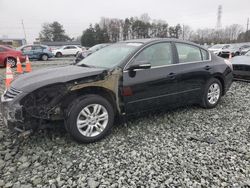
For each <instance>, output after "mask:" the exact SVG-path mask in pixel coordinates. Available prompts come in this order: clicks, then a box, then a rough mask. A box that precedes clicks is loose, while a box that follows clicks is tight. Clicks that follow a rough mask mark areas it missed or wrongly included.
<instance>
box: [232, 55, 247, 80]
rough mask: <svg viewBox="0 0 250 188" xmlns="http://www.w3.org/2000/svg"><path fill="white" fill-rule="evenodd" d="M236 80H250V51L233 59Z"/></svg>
mask: <svg viewBox="0 0 250 188" xmlns="http://www.w3.org/2000/svg"><path fill="white" fill-rule="evenodd" d="M232 64H233V74H234V79H235V80H242V81H250V51H248V52H247V53H246V54H245V55H242V56H237V57H234V58H233V59H232Z"/></svg>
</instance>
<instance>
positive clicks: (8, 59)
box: [5, 57, 17, 68]
mask: <svg viewBox="0 0 250 188" xmlns="http://www.w3.org/2000/svg"><path fill="white" fill-rule="evenodd" d="M7 63H10V65H11V66H10V67H11V68H14V67H16V63H17V61H16V59H15V58H13V57H9V58H7V59H6V60H5V66H6V65H7Z"/></svg>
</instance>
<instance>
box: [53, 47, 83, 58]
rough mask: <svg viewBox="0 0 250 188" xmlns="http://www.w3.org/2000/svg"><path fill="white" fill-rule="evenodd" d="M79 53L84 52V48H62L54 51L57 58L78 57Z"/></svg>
mask: <svg viewBox="0 0 250 188" xmlns="http://www.w3.org/2000/svg"><path fill="white" fill-rule="evenodd" d="M79 52H82V48H81V47H79V46H76V45H67V46H62V47H61V48H58V49H55V50H53V51H52V53H53V54H54V55H55V57H62V56H71V55H74V56H76V55H77V54H78V53H79Z"/></svg>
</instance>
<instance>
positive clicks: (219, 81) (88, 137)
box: [1, 39, 233, 142]
mask: <svg viewBox="0 0 250 188" xmlns="http://www.w3.org/2000/svg"><path fill="white" fill-rule="evenodd" d="M232 80H233V73H232V64H230V63H229V62H228V61H225V60H224V59H222V58H220V57H217V56H215V55H214V54H212V53H210V52H208V51H207V50H206V49H205V48H202V47H201V46H198V45H196V44H194V43H190V42H185V41H182V40H176V39H143V40H131V41H125V42H119V43H116V44H113V45H110V46H108V47H105V48H103V49H101V50H99V51H97V52H95V53H93V54H92V55H91V56H88V57H87V58H85V59H83V60H82V61H81V62H80V63H78V64H76V65H70V66H64V67H55V68H49V69H42V70H38V71H33V72H32V73H27V74H24V75H20V76H19V77H18V78H17V79H16V80H14V81H13V82H12V84H11V88H10V89H8V90H7V91H6V92H5V93H4V94H3V96H2V97H1V106H2V114H3V119H4V123H5V124H6V125H7V126H9V127H10V128H11V127H16V130H20V129H24V130H29V129H35V128H37V126H40V124H42V123H43V122H44V121H47V120H60V119H61V120H65V127H66V130H68V131H69V133H70V134H71V135H72V136H73V138H75V139H76V140H78V141H80V142H94V141H97V140H99V139H101V138H103V137H104V136H106V135H107V134H108V133H109V132H110V130H111V128H112V126H113V122H114V118H115V116H121V117H122V119H124V120H126V119H128V118H129V115H131V114H136V113H138V112H143V111H147V110H155V109H158V108H172V107H176V106H183V105H187V104H200V105H201V106H202V107H204V108H214V107H215V106H216V105H217V104H218V102H219V101H220V99H221V97H222V96H223V95H225V94H226V92H227V90H228V89H229V87H230V86H231V83H232ZM37 123H40V124H37Z"/></svg>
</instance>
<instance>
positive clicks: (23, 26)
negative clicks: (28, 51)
mask: <svg viewBox="0 0 250 188" xmlns="http://www.w3.org/2000/svg"><path fill="white" fill-rule="evenodd" d="M22 26H23V33H24V37H25V40H26V42H27V36H26V32H25V27H24V23H23V20H22Z"/></svg>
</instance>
